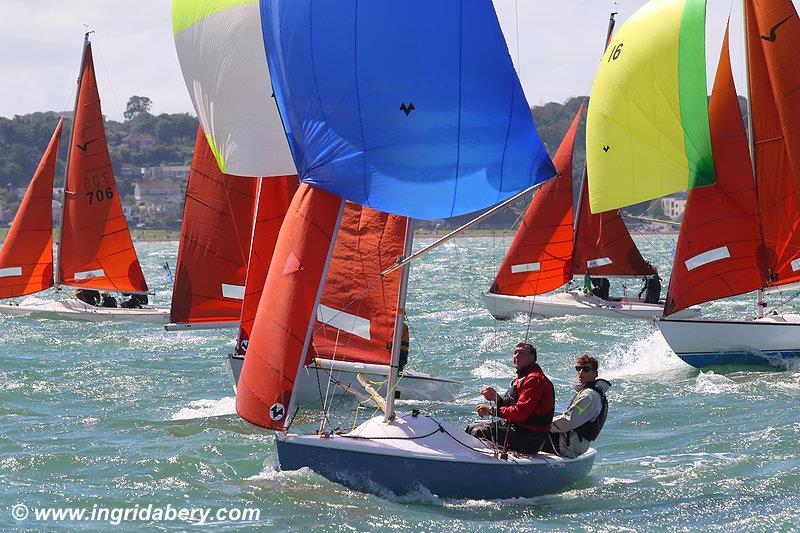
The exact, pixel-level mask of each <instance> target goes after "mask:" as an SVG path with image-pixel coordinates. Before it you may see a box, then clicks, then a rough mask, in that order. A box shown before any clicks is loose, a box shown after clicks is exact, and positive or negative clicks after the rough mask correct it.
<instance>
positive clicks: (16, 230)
mask: <svg viewBox="0 0 800 533" xmlns="http://www.w3.org/2000/svg"><path fill="white" fill-rule="evenodd" d="M63 126H64V119H63V118H62V119H61V120H59V121H58V125H57V126H56V129H55V131H54V132H53V137H52V138H51V139H50V143H49V144H48V145H47V149H46V150H45V152H44V154H43V155H42V159H41V160H40V161H39V166H38V167H37V168H36V172H35V173H34V174H33V178H32V179H31V183H30V185H28V190H27V191H25V196H24V197H23V199H22V203H20V206H19V210H18V211H17V215H16V216H15V217H14V221H13V222H12V223H11V228H10V229H9V230H8V235H6V239H5V241H4V242H3V249H2V250H0V298H11V297H14V296H23V295H26V294H33V293H35V292H39V291H43V290H45V289H47V288H48V287H52V286H53V179H54V178H55V174H56V160H57V159H58V144H59V142H60V141H61V130H62V127H63Z"/></svg>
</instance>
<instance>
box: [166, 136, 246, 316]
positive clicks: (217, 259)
mask: <svg viewBox="0 0 800 533" xmlns="http://www.w3.org/2000/svg"><path fill="white" fill-rule="evenodd" d="M258 181H259V180H258V179H256V178H248V177H239V176H231V175H228V174H223V173H222V171H221V170H220V169H219V166H217V162H216V159H215V158H214V154H213V152H212V151H211V148H209V146H208V142H207V141H206V138H205V135H204V134H203V131H202V129H198V131H197V140H196V141H195V145H194V156H193V158H192V169H191V171H190V173H189V181H188V183H187V186H186V202H185V204H184V208H183V224H182V227H181V240H180V244H179V246H178V262H177V264H176V266H175V287H174V289H173V292H172V307H171V309H170V320H171V321H172V322H174V323H189V324H202V323H209V322H218V323H225V322H233V323H236V322H238V321H239V316H240V314H241V312H242V299H243V298H244V283H245V277H246V275H247V261H248V257H249V255H250V240H251V237H252V235H251V234H252V231H253V216H254V213H255V209H256V193H257V187H258Z"/></svg>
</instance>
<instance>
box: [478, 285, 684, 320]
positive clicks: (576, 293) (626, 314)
mask: <svg viewBox="0 0 800 533" xmlns="http://www.w3.org/2000/svg"><path fill="white" fill-rule="evenodd" d="M483 301H484V303H485V304H486V308H487V309H488V310H489V312H490V313H491V314H492V316H494V317H495V318H497V319H499V320H505V319H509V318H512V317H514V316H515V315H518V314H530V315H531V316H534V317H538V318H552V317H558V316H580V315H589V316H605V317H611V318H638V319H642V320H652V319H653V318H654V317H660V316H661V315H662V314H663V313H664V306H663V305H661V304H648V303H644V302H643V301H642V300H639V299H638V298H621V299H620V300H618V301H617V300H603V299H602V298H598V297H597V296H594V295H593V294H584V293H583V291H580V290H572V291H568V292H560V293H556V294H548V295H537V296H506V295H504V294H493V293H484V294H483ZM675 315H677V316H678V317H680V318H689V317H696V316H699V315H700V308H698V307H690V308H688V309H684V310H683V311H680V312H679V313H675ZM675 315H674V316H675Z"/></svg>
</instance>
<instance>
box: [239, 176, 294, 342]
mask: <svg viewBox="0 0 800 533" xmlns="http://www.w3.org/2000/svg"><path fill="white" fill-rule="evenodd" d="M298 185H299V182H298V180H297V176H296V175H294V176H276V177H270V178H262V179H261V190H260V192H259V195H258V206H257V211H256V222H255V225H254V226H253V242H252V245H251V247H250V258H249V260H248V264H247V280H246V282H245V288H244V301H243V302H242V310H241V317H240V325H239V339H238V342H237V343H236V353H237V354H239V355H244V353H245V352H246V351H247V345H248V343H249V340H250V335H251V333H252V331H253V323H254V322H255V319H256V312H257V311H258V302H259V300H260V299H261V292H262V290H263V289H264V281H265V280H266V278H267V272H268V271H269V265H270V262H271V261H272V254H273V253H274V251H275V243H276V241H277V240H278V232H279V231H280V229H281V224H283V219H284V217H285V216H286V211H287V210H288V209H289V204H290V202H291V201H292V197H294V194H295V191H297V186H298Z"/></svg>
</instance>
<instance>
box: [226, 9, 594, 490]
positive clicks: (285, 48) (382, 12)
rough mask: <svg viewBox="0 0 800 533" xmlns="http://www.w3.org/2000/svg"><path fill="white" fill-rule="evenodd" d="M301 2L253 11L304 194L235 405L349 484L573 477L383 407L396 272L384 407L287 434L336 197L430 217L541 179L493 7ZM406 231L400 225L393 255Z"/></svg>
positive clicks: (390, 404) (292, 465)
mask: <svg viewBox="0 0 800 533" xmlns="http://www.w3.org/2000/svg"><path fill="white" fill-rule="evenodd" d="M309 4H310V2H309V1H308V0H305V1H303V0H292V1H291V2H283V1H271V2H262V3H261V20H262V21H263V22H264V28H263V31H264V42H265V46H264V48H265V50H266V54H267V56H268V57H269V68H270V74H271V78H272V83H273V88H274V95H275V99H276V102H277V103H278V107H279V109H280V112H281V117H282V118H283V125H284V128H285V131H286V135H287V138H288V139H289V142H290V144H291V147H292V154H293V156H294V159H295V162H296V164H297V167H298V171H299V172H298V173H299V175H300V180H301V182H302V184H301V186H300V188H299V189H298V192H297V194H295V197H294V199H293V200H292V205H291V207H290V209H289V211H288V212H287V215H286V219H285V220H284V223H283V225H282V226H281V230H280V233H279V236H278V241H277V243H276V247H275V252H274V254H273V257H272V261H271V264H270V268H269V271H268V273H267V277H266V281H265V286H264V291H263V295H262V298H261V301H260V302H259V306H258V313H257V315H256V318H255V322H254V324H253V329H252V334H251V336H250V339H249V345H248V352H247V357H246V358H245V361H244V367H243V369H242V375H241V377H240V379H239V388H238V392H237V399H236V407H237V412H238V413H239V415H240V416H241V417H242V418H244V419H245V420H247V421H249V422H251V423H253V424H255V425H258V426H261V427H264V428H268V429H272V430H275V431H279V432H280V433H278V434H277V437H276V439H277V450H278V460H279V463H280V465H281V468H282V469H286V470H293V469H297V468H302V467H309V468H311V469H313V470H314V471H316V472H318V473H320V474H322V475H323V476H325V477H327V478H329V479H331V480H333V481H337V482H339V483H342V484H344V485H347V486H349V487H353V488H357V489H360V490H367V491H372V492H375V491H381V490H389V491H392V492H395V493H406V492H409V491H414V490H418V489H419V488H420V487H422V488H425V489H427V490H429V491H431V492H433V493H434V494H437V495H439V496H442V497H480V498H502V497H513V496H533V495H538V494H544V493H548V492H553V491H556V490H560V489H562V488H564V487H566V486H569V485H570V484H572V483H575V482H576V481H578V480H579V479H581V478H582V477H584V476H585V475H586V474H587V473H588V471H589V470H590V469H591V466H592V463H593V461H594V457H595V451H594V450H591V451H590V452H589V453H587V454H585V455H583V456H581V457H579V458H577V459H564V458H560V457H555V456H551V455H548V454H538V455H534V456H523V455H515V454H509V455H508V456H506V455H505V454H502V453H497V450H494V449H492V447H491V445H490V444H488V443H485V442H482V441H480V440H478V439H475V438H474V437H471V436H469V435H467V434H465V433H464V432H463V430H461V429H458V428H456V427H455V426H454V425H453V424H451V423H448V422H446V421H444V420H439V418H438V417H435V416H431V415H427V414H423V413H420V412H418V411H416V410H415V411H412V412H410V413H397V412H396V411H395V409H394V402H395V394H394V393H395V383H396V380H397V375H396V372H394V369H395V368H396V367H397V365H398V362H399V351H400V350H399V348H400V344H401V340H402V330H403V328H402V314H403V313H402V310H404V309H405V294H406V293H405V290H404V288H403V286H404V285H405V284H406V283H407V280H408V271H409V266H408V264H407V263H403V264H402V266H401V267H400V268H397V269H395V270H394V271H392V272H387V271H384V279H385V280H389V279H391V277H393V276H395V277H400V290H399V291H398V293H397V294H398V297H397V302H396V307H397V309H398V312H397V313H396V316H395V322H394V327H393V332H392V336H393V342H392V346H391V367H392V369H393V371H392V372H391V373H390V374H389V382H388V387H387V391H388V394H387V395H386V397H385V399H383V398H376V399H375V401H376V403H378V404H379V405H380V406H381V408H382V409H383V410H384V414H383V415H380V416H377V417H373V418H370V419H368V420H366V421H365V422H363V423H362V424H361V425H359V426H358V427H356V428H355V429H354V430H352V431H349V432H339V431H338V430H336V429H335V428H330V427H328V426H327V425H326V423H325V422H324V420H325V419H323V425H322V427H321V428H320V430H319V431H318V432H317V434H314V435H298V434H293V433H289V432H288V431H287V430H288V428H289V426H290V425H291V422H292V420H293V419H294V417H295V414H296V408H297V405H298V401H297V395H296V388H295V387H296V381H297V376H298V374H300V373H301V372H302V371H303V370H302V369H303V367H304V363H305V359H306V354H307V353H308V352H309V349H310V347H311V343H312V339H313V335H314V330H315V325H316V323H317V317H318V316H319V314H320V311H319V309H320V302H321V301H324V298H325V296H324V294H325V281H326V279H328V272H329V270H330V269H332V268H333V266H332V261H331V258H332V256H333V255H334V253H335V247H336V240H337V235H338V234H339V227H340V226H341V225H342V222H343V217H344V215H345V213H346V211H347V207H346V206H347V203H346V200H349V201H350V202H353V203H356V204H360V205H362V206H368V207H370V208H372V209H375V210H378V211H384V212H386V213H392V214H394V215H403V216H408V217H419V218H442V217H447V216H455V215H458V214H465V213H468V212H471V211H475V210H478V209H482V208H485V207H487V206H489V205H493V204H495V203H498V202H503V201H504V200H505V201H507V200H508V199H509V198H512V199H513V198H516V197H517V196H518V193H521V192H522V191H524V190H526V189H528V188H529V187H531V186H532V185H535V184H537V183H539V182H541V181H544V180H545V179H547V178H549V177H551V176H552V175H553V174H554V173H555V169H554V167H553V165H552V162H551V161H550V158H549V156H548V155H547V153H546V151H545V150H544V147H543V146H542V143H541V141H540V140H539V138H538V135H537V133H536V130H535V126H534V124H533V119H532V117H531V115H530V111H529V109H528V105H527V101H526V99H525V97H524V94H523V93H522V88H521V86H520V83H519V80H518V78H517V75H516V72H515V70H514V67H513V65H512V62H511V58H510V56H509V54H508V50H507V48H506V44H505V41H504V39H503V36H502V32H501V30H500V27H499V24H498V22H497V16H496V14H495V12H494V8H493V6H492V3H491V1H489V0H482V1H470V2H461V3H434V4H431V3H430V2H423V1H421V0H415V1H411V2H408V1H406V2H402V3H401V2H389V3H385V2H383V3H381V4H380V5H377V4H374V5H373V4H372V3H369V2H362V3H357V2H352V1H351V2H347V1H346V2H342V1H338V2H335V3H334V2H322V3H315V4H314V9H313V10H311V9H310V5H309ZM409 12H412V13H415V14H416V15H415V16H414V17H408V16H407V14H408V13H409ZM377 73H380V75H377ZM434 79H435V80H436V82H435V83H434V82H433V80H434ZM356 87H357V88H358V90H357V91H356V90H354V88H356ZM410 236H411V231H410V225H409V224H407V225H406V238H405V241H404V251H403V255H404V256H407V257H410V255H411V238H410ZM400 264H401V263H397V265H396V266H399V265H400ZM387 270H388V269H387ZM339 316H342V315H339ZM376 396H377V394H376ZM480 479H491V480H492V483H489V484H486V483H476V480H480Z"/></svg>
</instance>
